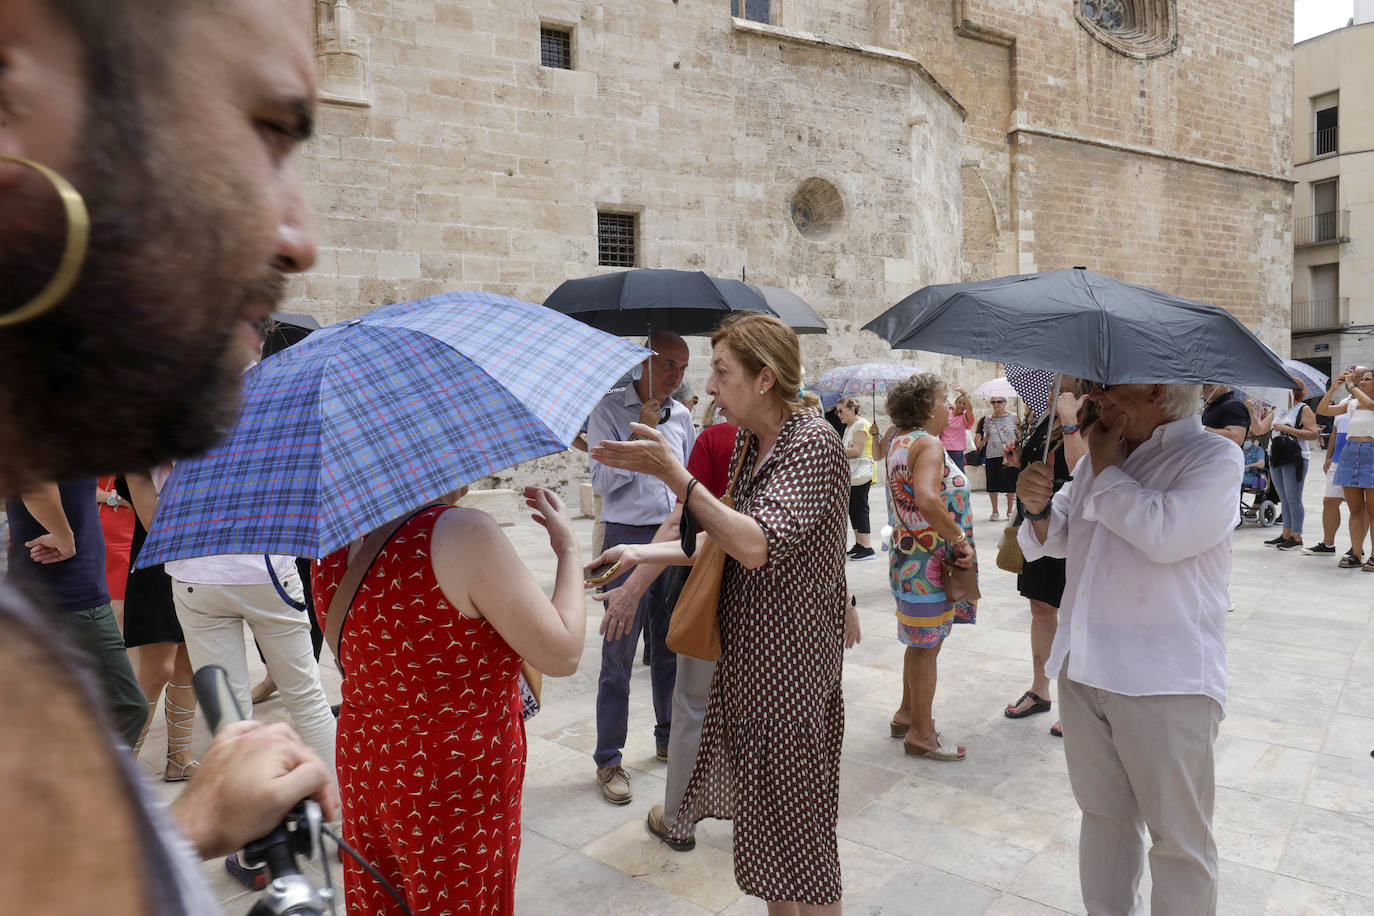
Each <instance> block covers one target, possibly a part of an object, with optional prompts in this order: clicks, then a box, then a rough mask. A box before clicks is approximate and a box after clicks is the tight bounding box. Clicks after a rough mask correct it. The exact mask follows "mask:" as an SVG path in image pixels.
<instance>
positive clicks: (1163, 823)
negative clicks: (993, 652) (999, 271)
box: [1017, 385, 1242, 916]
mask: <svg viewBox="0 0 1374 916" xmlns="http://www.w3.org/2000/svg"><path fill="white" fill-rule="evenodd" d="M1199 395H1200V392H1199V388H1198V386H1196V385H1113V386H1110V387H1104V386H1101V385H1094V386H1093V388H1092V391H1091V393H1090V394H1089V395H1088V396H1089V397H1090V398H1091V399H1092V400H1094V401H1096V402H1097V406H1098V407H1099V409H1100V411H1101V416H1100V418H1099V419H1098V420H1097V421H1096V422H1095V423H1093V424H1092V426H1090V427H1088V428H1086V429H1085V430H1084V432H1085V433H1086V434H1087V439H1088V454H1087V455H1086V456H1084V458H1083V459H1082V460H1081V461H1079V462H1078V465H1077V466H1076V467H1075V468H1074V473H1073V478H1072V480H1070V482H1069V483H1067V484H1065V485H1064V487H1063V489H1061V490H1060V491H1059V492H1058V493H1054V492H1053V490H1052V484H1053V481H1052V479H1051V473H1050V471H1049V470H1048V469H1047V468H1046V466H1045V465H1044V464H1043V463H1036V464H1032V465H1030V466H1029V467H1028V468H1026V469H1025V470H1023V471H1022V472H1021V477H1020V480H1019V481H1018V484H1017V495H1018V496H1019V497H1020V499H1021V503H1022V506H1023V508H1024V512H1025V513H1026V519H1027V520H1028V522H1029V524H1024V525H1022V526H1021V531H1020V535H1019V539H1020V544H1021V549H1022V551H1023V552H1024V553H1025V555H1026V559H1027V560H1034V559H1038V558H1040V557H1046V556H1055V557H1064V558H1066V560H1067V563H1068V576H1067V580H1068V581H1067V587H1066V588H1065V590H1064V602H1063V604H1062V605H1061V606H1060V610H1059V613H1060V619H1059V630H1058V632H1057V633H1056V635H1055V640H1054V647H1053V649H1052V650H1051V652H1050V658H1049V663H1048V664H1047V665H1046V666H1045V667H1046V670H1047V672H1048V673H1049V674H1050V676H1052V677H1053V676H1056V675H1057V676H1058V678H1059V699H1060V710H1061V714H1062V716H1063V729H1064V750H1065V754H1066V756H1067V758H1068V768H1069V781H1070V783H1071V784H1072V786H1073V793H1074V798H1075V799H1076V800H1077V801H1078V806H1079V807H1080V808H1081V809H1082V811H1083V826H1082V833H1081V836H1080V840H1079V880H1080V883H1081V885H1082V892H1083V902H1084V905H1085V906H1086V908H1087V910H1088V912H1089V913H1140V912H1144V907H1143V902H1142V900H1141V898H1140V891H1139V884H1140V876H1141V874H1142V872H1143V871H1144V866H1145V838H1146V832H1145V831H1146V828H1147V827H1148V829H1149V834H1150V836H1151V837H1152V838H1153V844H1152V845H1151V847H1150V854H1149V860H1150V870H1151V877H1152V879H1153V892H1152V900H1151V905H1150V912H1151V913H1153V914H1155V916H1178V914H1207V913H1215V912H1216V904H1217V850H1216V843H1215V841H1214V840H1213V835H1212V807H1213V801H1214V796H1215V785H1214V776H1215V773H1214V761H1213V746H1214V744H1215V743H1216V737H1217V727H1218V725H1219V724H1220V722H1221V718H1222V716H1223V714H1224V711H1225V703H1226V633H1225V630H1226V607H1227V604H1228V600H1227V591H1226V585H1227V581H1228V579H1229V578H1230V573H1231V530H1232V528H1233V526H1234V525H1235V522H1236V512H1237V505H1238V501H1239V498H1240V494H1239V487H1240V476H1241V461H1242V459H1241V453H1240V450H1239V449H1237V448H1236V447H1235V446H1233V445H1232V444H1231V443H1230V442H1228V441H1226V440H1225V439H1224V438H1222V437H1221V436H1217V435H1214V434H1212V433H1209V432H1208V431H1207V430H1206V429H1205V428H1204V427H1203V425H1202V421H1201V419H1200V418H1199V417H1198V404H1199Z"/></svg>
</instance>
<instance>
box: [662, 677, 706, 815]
mask: <svg viewBox="0 0 1374 916" xmlns="http://www.w3.org/2000/svg"><path fill="white" fill-rule="evenodd" d="M715 671H716V663H715V662H708V661H703V660H702V659H699V658H691V657H690V656H687V655H679V656H678V657H677V682H676V683H675V684H674V685H673V724H672V730H671V731H670V732H669V733H668V778H667V780H666V783H667V784H666V786H665V788H664V792H663V822H664V823H665V824H667V825H668V826H670V827H671V826H672V825H673V821H674V820H676V819H677V809H678V807H679V806H680V805H681V804H682V796H683V795H684V794H686V792H687V783H688V781H689V780H691V778H692V770H693V769H694V768H695V767H696V765H697V751H699V750H701V726H702V724H703V723H704V722H705V721H706V701H707V700H708V699H710V697H711V677H712V676H713V675H714V674H715Z"/></svg>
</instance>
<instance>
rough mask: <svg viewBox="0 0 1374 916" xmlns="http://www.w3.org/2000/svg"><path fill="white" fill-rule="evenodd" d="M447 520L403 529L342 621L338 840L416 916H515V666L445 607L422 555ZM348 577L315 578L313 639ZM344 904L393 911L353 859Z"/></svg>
mask: <svg viewBox="0 0 1374 916" xmlns="http://www.w3.org/2000/svg"><path fill="white" fill-rule="evenodd" d="M445 509H446V507H442V506H435V507H431V508H428V509H424V510H422V511H420V512H419V513H417V514H416V515H415V516H413V517H412V518H411V519H410V520H409V521H407V522H406V523H405V524H403V525H402V526H401V527H400V529H399V530H398V531H397V532H396V534H395V535H393V536H392V538H391V540H390V541H389V542H388V543H387V545H386V546H385V547H384V548H383V549H382V551H381V553H380V554H379V555H378V556H377V559H376V560H375V561H374V562H373V564H372V567H371V569H370V570H369V571H368V573H367V575H366V576H365V577H364V578H363V581H362V585H361V587H360V588H359V589H358V596H357V598H355V599H354V601H353V610H352V612H351V613H350V614H349V617H348V626H347V629H346V630H345V632H344V638H343V644H342V646H341V647H340V654H341V655H342V658H343V664H344V669H345V671H346V676H345V678H344V682H343V708H342V709H341V710H340V713H339V734H338V750H337V763H338V770H339V789H340V792H341V794H342V796H343V832H344V839H346V840H347V841H348V842H349V843H351V844H353V846H354V847H355V848H357V849H358V851H359V852H360V853H361V854H362V855H363V856H364V857H366V858H367V859H369V860H371V861H372V862H373V863H374V864H376V866H377V867H378V868H379V869H380V870H381V872H382V874H384V875H386V876H387V879H388V880H389V881H391V882H392V883H393V884H394V885H396V887H397V889H399V890H400V891H401V892H402V893H404V894H405V896H406V898H407V900H408V902H409V905H410V908H411V909H412V910H413V911H414V912H415V913H416V914H417V916H418V914H429V916H442V914H450V913H452V914H457V913H472V914H483V916H486V914H510V913H513V912H514V909H515V905H514V894H515V866H516V860H517V858H518V857H519V853H520V788H521V783H522V782H523V780H524V774H525V726H524V721H523V720H522V719H521V717H520V694H519V688H518V683H519V680H518V678H519V673H520V656H518V655H516V654H515V652H514V651H513V650H512V649H511V648H510V646H508V645H507V644H506V641H505V640H504V639H502V638H501V636H500V634H498V633H497V632H496V630H495V629H493V628H492V626H491V624H489V623H487V622H486V621H485V620H474V619H472V618H469V617H464V616H462V615H461V614H460V613H459V612H458V610H457V609H456V608H454V607H452V606H450V605H449V604H448V602H447V601H446V600H445V599H444V596H443V593H442V592H441V591H440V589H439V584H438V582H437V581H435V578H434V572H433V570H432V568H431V567H430V558H429V544H430V534H431V532H432V531H433V530H434V524H435V522H436V521H438V518H439V515H440V514H441V513H442V512H444V511H445ZM346 568H347V548H344V549H342V550H339V551H336V552H335V553H333V554H331V555H330V556H329V557H327V558H325V559H324V560H322V561H321V562H320V563H319V564H318V565H317V566H316V567H315V573H314V577H313V578H314V588H315V607H316V608H318V609H319V614H320V624H321V626H323V625H324V623H325V616H326V614H327V613H328V608H329V603H330V601H332V600H333V598H334V592H335V590H336V589H337V588H338V585H339V581H340V580H341V579H342V578H343V575H344V571H345V569H346ZM344 896H345V900H346V903H347V909H348V912H350V913H368V914H388V916H390V914H399V913H400V912H401V911H400V908H399V907H397V906H396V904H395V903H394V902H393V901H392V900H391V898H390V897H389V896H388V895H387V893H386V891H384V890H383V889H382V887H381V886H380V885H379V884H378V883H377V882H376V880H374V879H373V878H372V877H371V876H370V875H368V874H367V873H366V872H364V871H363V869H362V868H361V866H359V865H358V864H357V863H356V862H354V861H353V860H352V859H351V858H346V859H345V862H344Z"/></svg>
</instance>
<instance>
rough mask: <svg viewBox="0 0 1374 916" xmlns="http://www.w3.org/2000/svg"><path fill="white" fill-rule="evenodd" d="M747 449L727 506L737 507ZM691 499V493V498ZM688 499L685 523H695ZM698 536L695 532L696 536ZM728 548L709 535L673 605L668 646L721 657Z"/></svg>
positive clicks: (710, 658)
mask: <svg viewBox="0 0 1374 916" xmlns="http://www.w3.org/2000/svg"><path fill="white" fill-rule="evenodd" d="M747 451H748V449H746V448H741V449H740V455H739V461H737V462H736V463H735V470H734V473H732V474H731V475H730V484H729V486H727V487H726V488H725V495H724V496H722V497H721V499H720V501H721V502H722V503H724V504H725V506H726V507H727V508H731V509H733V508H734V507H735V484H736V483H737V482H738V481H739V472H740V468H742V467H744V456H745V453H746V452H747ZM690 499H691V495H690V492H689V494H688V500H690ZM688 513H689V509H688V506H687V502H686V501H684V502H683V504H682V517H683V525H684V526H687V525H692V526H693V528H694V527H695V523H694V522H691V521H690V520H689V519H688ZM693 538H695V535H693ZM725 556H726V554H725V548H723V547H721V546H720V544H719V543H718V542H717V541H716V540H715V538H707V540H706V543H705V545H703V546H702V548H701V552H700V553H698V554H697V558H696V561H695V562H694V563H693V564H692V571H691V573H690V574H688V576H687V581H686V582H684V583H683V584H682V592H681V594H679V595H678V599H677V603H676V604H675V605H673V616H672V617H671V618H670V619H669V621H668V637H667V643H668V648H669V649H672V650H673V651H674V652H676V653H677V654H679V655H686V656H687V657H689V658H699V659H701V660H703V661H708V662H713V661H716V660H717V659H719V658H720V618H719V616H718V614H719V609H720V579H721V576H722V575H724V574H725Z"/></svg>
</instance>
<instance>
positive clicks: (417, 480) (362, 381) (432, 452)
mask: <svg viewBox="0 0 1374 916" xmlns="http://www.w3.org/2000/svg"><path fill="white" fill-rule="evenodd" d="M648 355H649V351H648V350H645V349H644V348H643V347H640V346H637V345H635V344H631V343H629V342H627V341H623V340H619V339H617V338H615V337H612V336H611V335H609V334H606V333H603V332H601V331H598V330H595V329H594V328H590V327H588V326H587V325H585V324H582V323H581V322H578V321H574V320H573V319H571V318H568V317H566V316H564V315H560V314H558V313H557V312H554V311H551V310H549V309H546V308H543V307H542V306H538V305H531V304H530V303H528V302H521V301H520V300H518V299H509V298H506V297H505V296H497V295H492V294H488V293H473V292H458V293H445V294H442V295H438V296H431V297H429V298H427V299H421V300H419V301H417V302H405V303H401V304H398V305H388V306H384V307H382V308H379V309H377V310H375V311H373V312H371V313H369V314H367V315H365V316H363V317H362V318H355V319H353V320H351V321H347V322H344V323H342V324H336V325H333V326H332V327H328V328H324V329H323V330H319V331H316V332H315V333H313V334H311V335H310V337H309V338H307V339H306V340H304V341H302V342H301V343H299V344H297V345H296V346H294V347H292V348H291V349H289V350H286V351H284V352H282V353H279V354H277V355H276V356H274V357H272V358H271V359H267V360H263V361H262V362H261V363H259V364H258V365H256V366H254V367H253V368H252V369H250V370H249V371H248V372H247V373H246V374H245V388H244V395H243V407H242V409H241V410H240V413H239V419H238V422H237V423H236V424H235V426H234V428H233V429H232V430H230V432H229V434H228V435H227V436H226V437H225V439H224V440H223V441H222V442H221V443H220V444H219V445H217V446H216V447H215V448H213V449H212V450H211V451H210V452H208V453H207V454H205V455H203V456H201V457H200V458H196V459H192V460H189V461H183V462H181V463H179V464H178V465H177V466H176V468H175V469H174V470H173V472H172V476H171V478H170V479H169V480H168V482H167V485H166V487H165V488H164V489H163V491H162V495H161V498H160V499H159V504H158V512H157V516H156V517H155V518H154V519H153V525H152V530H151V531H150V532H149V534H148V540H147V542H146V543H145V544H144V546H143V550H142V551H141V553H140V555H139V557H138V560H137V565H138V566H140V567H143V566H151V565H154V564H157V563H162V562H165V561H167V560H175V559H183V558H187V557H200V556H208V555H212V554H221V553H273V554H286V555H294V556H302V557H323V556H326V555H328V554H329V553H330V552H332V551H333V550H335V549H337V548H338V547H341V546H342V545H344V544H347V543H348V542H349V541H351V540H353V539H354V538H356V537H358V536H360V535H362V534H365V533H367V532H368V531H371V530H372V529H374V528H377V527H378V526H380V525H381V524H383V523H384V522H387V521H389V520H390V519H393V518H396V517H398V516H400V515H402V514H404V513H405V512H407V511H409V510H411V509H414V508H416V507H419V506H423V505H424V504H425V503H427V502H429V501H431V500H433V499H435V498H436V497H438V496H441V495H443V494H444V493H447V492H450V491H452V490H454V489H457V487H458V486H459V485H461V484H464V483H467V482H469V481H472V480H475V479H476V478H479V477H482V476H484V475H486V474H491V473H493V472H495V471H498V470H500V469H502V468H506V467H510V466H511V465H513V464H517V463H519V462H521V461H525V460H528V459H530V458H537V457H539V456H540V455H547V454H550V453H552V452H556V451H560V450H562V449H564V448H567V447H568V443H570V442H571V441H572V439H573V437H574V436H576V435H577V431H578V428H579V427H580V426H581V424H582V421H583V420H584V419H585V418H586V416H587V414H588V413H589V412H590V411H591V409H592V407H593V405H595V404H596V401H597V400H598V399H599V398H600V397H601V395H602V393H603V392H605V391H606V389H607V388H609V387H610V386H611V385H612V384H613V383H614V382H615V380H616V379H617V378H618V377H620V375H621V374H623V373H624V372H625V371H626V370H627V369H629V368H630V367H631V366H633V365H634V364H636V363H638V362H641V361H642V360H643V359H644V358H645V357H647V356H648Z"/></svg>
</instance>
